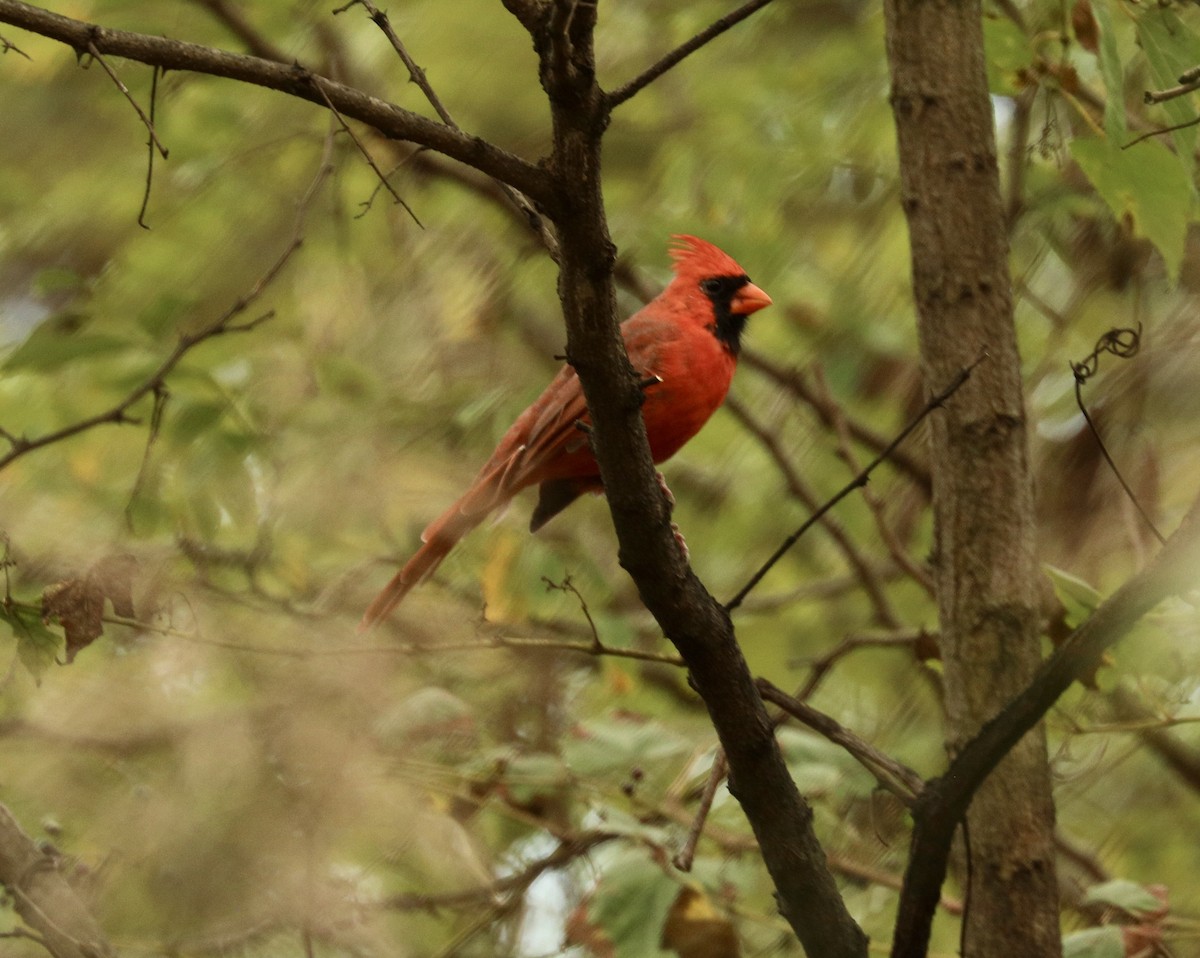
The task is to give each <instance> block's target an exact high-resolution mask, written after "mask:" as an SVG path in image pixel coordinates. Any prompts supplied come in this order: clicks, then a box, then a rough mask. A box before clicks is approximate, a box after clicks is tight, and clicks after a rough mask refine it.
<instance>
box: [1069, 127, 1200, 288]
mask: <svg viewBox="0 0 1200 958" xmlns="http://www.w3.org/2000/svg"><path fill="white" fill-rule="evenodd" d="M1071 155H1072V156H1074V157H1075V160H1076V162H1077V163H1078V164H1079V166H1080V168H1081V169H1082V170H1083V172H1084V173H1085V174H1086V175H1087V178H1088V179H1089V180H1091V182H1092V185H1093V186H1094V187H1095V188H1096V192H1097V193H1099V194H1100V197H1101V198H1102V199H1103V200H1104V202H1105V204H1106V205H1107V206H1108V208H1109V209H1111V210H1112V212H1113V215H1115V216H1116V217H1117V219H1123V218H1125V217H1129V218H1130V219H1131V220H1132V221H1133V226H1134V229H1135V231H1136V232H1137V233H1138V234H1139V235H1141V236H1144V237H1145V238H1146V239H1148V240H1149V241H1150V242H1151V243H1153V244H1154V246H1155V247H1156V248H1157V249H1158V251H1159V253H1161V254H1162V258H1163V260H1164V261H1165V262H1166V265H1167V271H1168V273H1169V274H1170V275H1171V277H1172V278H1175V277H1177V276H1178V275H1179V267H1180V264H1181V263H1182V261H1183V248H1184V240H1185V238H1186V234H1187V227H1188V221H1189V220H1190V218H1191V212H1192V183H1191V180H1190V179H1189V178H1188V177H1187V176H1186V174H1185V173H1184V171H1183V167H1182V166H1181V165H1180V163H1179V161H1178V160H1177V159H1176V158H1175V157H1174V156H1173V155H1172V154H1171V153H1170V151H1169V150H1167V148H1166V147H1165V146H1163V145H1162V144H1160V143H1154V142H1152V141H1146V142H1143V143H1139V144H1138V145H1137V146H1135V147H1132V148H1131V149H1128V150H1123V149H1121V148H1120V147H1119V146H1117V145H1116V143H1115V142H1114V140H1113V139H1111V138H1110V139H1109V140H1107V141H1105V140H1098V139H1077V140H1072V141H1071Z"/></svg>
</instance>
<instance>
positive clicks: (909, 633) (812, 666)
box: [796, 629, 937, 702]
mask: <svg viewBox="0 0 1200 958" xmlns="http://www.w3.org/2000/svg"><path fill="white" fill-rule="evenodd" d="M904 646H907V647H910V648H912V649H913V652H914V654H915V656H916V657H917V658H918V659H922V658H932V657H933V656H932V655H929V656H924V657H923V656H922V654H921V653H922V651H928V652H933V653H936V651H937V635H936V634H934V633H930V632H927V631H926V630H925V629H900V630H897V631H893V632H884V633H872V632H866V633H859V634H851V635H844V636H842V639H841V641H840V642H838V644H837V645H835V646H834V647H833V648H832V649H830V650H829V651H828V652H826V653H825V654H824V655H821V656H818V657H817V658H814V659H809V660H808V661H807V662H803V663H801V664H805V665H807V666H808V669H809V672H808V678H807V679H805V680H804V685H802V686H801V687H800V691H798V692H797V693H796V698H798V699H799V700H800V701H801V702H806V701H808V699H809V698H810V697H811V696H812V694H813V693H814V692H815V691H816V690H817V687H818V686H819V685H820V684H821V682H822V681H824V679H825V677H826V676H827V675H828V674H829V672H830V671H831V670H832V669H833V667H834V665H836V664H837V663H838V662H840V661H841V660H842V659H844V658H845V657H846V656H848V655H850V654H851V653H852V652H857V651H858V650H859V649H878V648H899V647H904ZM922 646H924V649H922Z"/></svg>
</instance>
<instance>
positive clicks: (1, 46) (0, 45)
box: [0, 37, 33, 63]
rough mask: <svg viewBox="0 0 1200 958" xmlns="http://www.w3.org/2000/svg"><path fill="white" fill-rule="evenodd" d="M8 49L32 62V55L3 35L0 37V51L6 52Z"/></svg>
mask: <svg viewBox="0 0 1200 958" xmlns="http://www.w3.org/2000/svg"><path fill="white" fill-rule="evenodd" d="M10 51H11V52H12V53H19V54H20V55H21V56H23V57H24V58H25V59H26V60H28V61H30V62H31V63H32V62H33V57H31V56H30V55H29V54H28V53H26V52H25V51H24V50H22V49H21V48H20V47H19V46H17V45H16V44H15V43H13V42H12V41H10V40H6V39H5V38H4V37H0V53H8V52H10Z"/></svg>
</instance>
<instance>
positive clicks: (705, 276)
mask: <svg viewBox="0 0 1200 958" xmlns="http://www.w3.org/2000/svg"><path fill="white" fill-rule="evenodd" d="M672 239H673V240H674V241H675V242H674V245H673V246H672V247H671V258H672V259H673V260H674V261H675V279H674V280H673V281H672V283H671V285H670V287H669V288H668V295H670V294H674V295H679V296H682V297H684V298H685V300H686V302H687V303H688V307H689V312H694V313H695V314H697V315H702V316H704V318H705V325H707V326H708V327H709V328H710V329H711V330H712V332H713V335H714V336H716V337H717V339H719V340H720V341H721V342H722V343H724V344H725V346H726V348H728V349H729V351H730V352H731V353H733V354H734V355H735V356H736V355H737V353H738V349H739V347H740V346H741V337H742V330H743V329H745V327H746V319H747V318H748V317H749V315H750V314H751V313H754V312H757V311H758V310H760V309H762V308H764V307H766V306H770V305H771V297H770V296H768V295H767V294H766V293H764V292H763V291H762V290H761V289H759V288H758V287H757V286H755V285H754V284H753V283H752V282H750V277H749V276H747V275H746V271H745V270H744V269H742V268H741V267H740V266H739V265H738V264H737V261H736V260H734V259H733V257H732V256H730V255H729V254H728V253H726V252H725V251H724V250H721V249H718V248H717V247H716V246H713V245H712V243H709V242H706V241H705V240H702V239H699V238H697V237H695V236H686V235H683V234H680V235H677V236H673V237H672Z"/></svg>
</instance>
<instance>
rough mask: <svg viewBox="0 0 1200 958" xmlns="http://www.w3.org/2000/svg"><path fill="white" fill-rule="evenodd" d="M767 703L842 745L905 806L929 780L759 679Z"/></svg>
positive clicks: (818, 712)
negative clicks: (926, 780)
mask: <svg viewBox="0 0 1200 958" xmlns="http://www.w3.org/2000/svg"><path fill="white" fill-rule="evenodd" d="M755 684H756V685H757V686H758V690H759V692H760V693H761V694H762V697H763V699H764V700H765V701H767V702H770V703H771V704H772V705H777V706H779V707H780V708H781V709H783V710H784V711H785V712H787V714H788V715H790V716H792V717H793V718H795V719H797V720H799V721H800V722H802V723H804V724H805V725H807V726H808V727H809V728H810V729H812V730H813V731H814V732H817V733H819V734H820V735H823V736H824V737H825V738H827V739H829V741H831V742H833V744H834V745H840V746H841V747H842V748H844V749H845V750H846V751H847V752H849V753H850V755H851V756H852V757H853V758H854V760H855V761H857V762H858V763H859V764H860V765H861V766H862V767H863V768H865V769H866V770H867V771H868V772H870V773H871V774H872V775H873V776H874V777H875V780H876V781H877V782H878V783H879V784H880V785H881V786H882V787H883V788H885V789H887V790H888V791H889V792H891V793H892V794H893V795H895V796H896V797H897V798H899V799H900V801H902V802H903V803H904V804H905V805H908V806H911V805H912V804H913V802H914V801H916V799H917V797H918V796H919V795H920V794H921V790H922V789H923V788H924V787H925V780H924V779H923V778H921V776H920V775H918V774H917V773H916V772H915V771H913V770H912V769H911V768H909V767H908V766H907V765H905V764H904V763H903V762H898V761H896V759H894V758H892V757H891V756H890V755H887V754H886V753H884V752H882V751H880V750H879V749H877V748H876V747H875V746H874V745H872V744H871V743H870V742H867V741H865V740H864V739H862V738H859V736H858V735H856V734H855V733H854V732H852V731H850V729H848V728H846V727H845V726H844V725H842V724H841V723H840V722H838V721H837V720H836V719H834V718H832V717H830V716H828V715H826V714H825V713H824V712H820V711H818V710H817V709H815V708H813V707H812V706H811V705H809V704H808V703H807V702H801V701H800V700H799V699H797V698H794V697H792V696H791V695H788V694H787V693H786V692H785V691H783V689H781V688H778V687H777V686H775V685H772V684H771V683H770V682H769V681H767V680H766V679H758V680H757V681H756V683H755Z"/></svg>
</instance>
